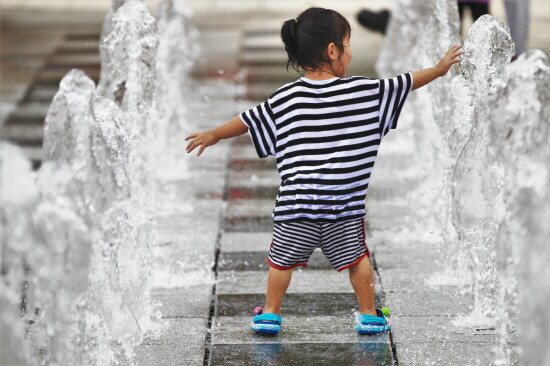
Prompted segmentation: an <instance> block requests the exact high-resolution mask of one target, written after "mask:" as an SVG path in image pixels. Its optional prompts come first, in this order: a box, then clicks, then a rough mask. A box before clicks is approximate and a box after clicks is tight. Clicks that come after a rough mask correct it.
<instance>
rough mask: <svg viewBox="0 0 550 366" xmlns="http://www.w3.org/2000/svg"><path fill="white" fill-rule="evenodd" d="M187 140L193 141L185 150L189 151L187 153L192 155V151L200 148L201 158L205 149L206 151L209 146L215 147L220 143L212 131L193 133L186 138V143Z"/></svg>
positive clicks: (198, 154)
mask: <svg viewBox="0 0 550 366" xmlns="http://www.w3.org/2000/svg"><path fill="white" fill-rule="evenodd" d="M187 140H191V141H190V142H189V144H188V145H187V148H186V149H185V150H186V151H187V153H190V152H191V151H193V150H195V148H196V147H199V151H198V152H197V156H200V154H202V152H203V151H204V149H206V148H207V147H208V146H211V145H214V144H216V143H217V142H218V141H220V139H219V138H218V136H216V134H215V133H214V131H212V130H208V131H202V132H198V133H193V134H191V135H189V136H187V137H186V138H185V141H187Z"/></svg>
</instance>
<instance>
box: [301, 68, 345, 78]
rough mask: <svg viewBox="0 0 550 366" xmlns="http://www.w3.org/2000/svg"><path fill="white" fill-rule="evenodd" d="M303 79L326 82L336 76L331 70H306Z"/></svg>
mask: <svg viewBox="0 0 550 366" xmlns="http://www.w3.org/2000/svg"><path fill="white" fill-rule="evenodd" d="M304 77H305V78H308V79H311V80H327V79H332V78H335V77H338V76H337V75H335V74H334V72H332V71H331V70H308V71H306V73H305V74H304Z"/></svg>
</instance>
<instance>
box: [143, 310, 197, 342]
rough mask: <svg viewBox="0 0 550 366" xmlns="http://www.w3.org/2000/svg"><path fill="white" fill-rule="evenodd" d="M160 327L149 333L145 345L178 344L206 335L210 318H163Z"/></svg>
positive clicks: (144, 340)
mask: <svg viewBox="0 0 550 366" xmlns="http://www.w3.org/2000/svg"><path fill="white" fill-rule="evenodd" d="M157 326H158V329H156V330H155V331H153V332H150V333H148V334H147V335H146V336H145V337H144V339H143V343H142V344H143V345H167V344H173V345H178V344H181V343H189V342H182V341H184V340H187V338H188V337H189V338H193V336H202V338H203V341H204V336H205V335H206V333H207V327H208V319H207V318H204V317H200V318H182V319H162V320H161V321H160V322H159V323H158V324H157Z"/></svg>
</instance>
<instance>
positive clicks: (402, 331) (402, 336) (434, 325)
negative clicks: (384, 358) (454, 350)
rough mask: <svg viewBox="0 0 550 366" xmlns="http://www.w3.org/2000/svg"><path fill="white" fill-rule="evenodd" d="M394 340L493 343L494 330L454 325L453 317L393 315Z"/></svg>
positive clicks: (400, 341) (407, 341)
mask: <svg viewBox="0 0 550 366" xmlns="http://www.w3.org/2000/svg"><path fill="white" fill-rule="evenodd" d="M390 319H391V324H392V331H393V333H392V334H393V340H394V342H396V343H397V344H400V343H403V344H408V343H409V342H411V341H412V340H413V339H416V340H417V341H418V342H420V343H430V342H437V341H439V340H447V341H453V342H458V343H493V342H494V340H495V331H494V330H475V329H467V328H459V327H455V326H453V325H452V323H451V321H452V320H453V318H452V317H446V316H432V314H429V315H428V314H426V315H425V316H422V317H416V316H412V317H411V316H401V315H399V316H397V315H392V316H391V318H390Z"/></svg>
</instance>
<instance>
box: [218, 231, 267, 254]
mask: <svg viewBox="0 0 550 366" xmlns="http://www.w3.org/2000/svg"><path fill="white" fill-rule="evenodd" d="M272 239H273V235H272V233H271V232H251V233H247V232H226V231H224V232H222V237H221V251H222V254H223V253H230V252H243V251H247V252H262V253H267V251H268V250H269V246H270V245H271V240H272Z"/></svg>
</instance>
